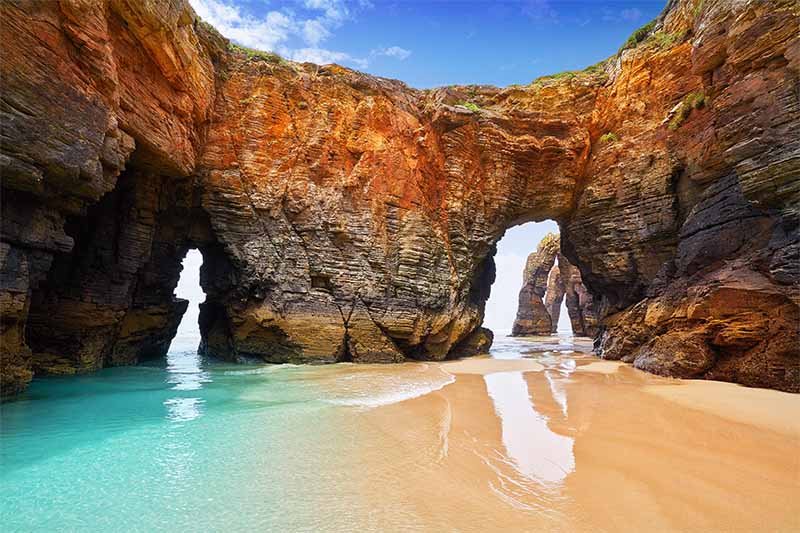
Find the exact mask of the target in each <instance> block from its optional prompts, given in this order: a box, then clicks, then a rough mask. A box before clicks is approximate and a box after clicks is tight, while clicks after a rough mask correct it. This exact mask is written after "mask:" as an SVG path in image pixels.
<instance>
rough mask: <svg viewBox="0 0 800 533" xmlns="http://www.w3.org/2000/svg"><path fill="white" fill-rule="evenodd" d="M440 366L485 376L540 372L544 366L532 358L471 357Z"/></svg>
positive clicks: (452, 372)
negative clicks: (498, 373) (504, 373)
mask: <svg viewBox="0 0 800 533" xmlns="http://www.w3.org/2000/svg"><path fill="white" fill-rule="evenodd" d="M441 368H442V369H443V370H445V371H446V372H450V373H451V374H477V375H480V376H485V375H488V374H494V373H496V372H513V371H517V372H541V371H542V370H544V366H542V365H541V364H540V363H537V362H536V361H533V360H532V359H491V358H478V357H476V358H473V359H462V360H459V361H448V362H446V363H442V364H441Z"/></svg>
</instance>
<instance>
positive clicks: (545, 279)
mask: <svg viewBox="0 0 800 533" xmlns="http://www.w3.org/2000/svg"><path fill="white" fill-rule="evenodd" d="M522 279H523V285H522V289H520V292H519V307H518V308H517V318H516V320H514V326H513V328H512V330H511V334H512V335H515V336H524V335H551V334H553V333H555V332H556V330H557V329H558V319H559V317H560V316H561V303H562V302H563V301H564V298H565V297H566V307H567V312H568V314H569V319H570V322H571V324H572V332H573V334H575V335H579V336H586V337H593V336H595V334H596V333H597V316H596V315H595V311H594V300H593V299H592V297H591V294H590V293H589V291H588V290H587V289H586V287H585V286H584V285H583V283H582V281H581V273H580V270H578V268H577V267H575V266H574V265H572V263H570V262H569V260H568V259H567V258H566V257H564V255H563V254H562V253H561V251H560V239H559V236H558V235H556V234H554V233H549V234H547V235H546V236H545V237H544V239H542V242H540V243H539V246H538V247H537V249H536V251H535V252H533V253H532V254H530V255H529V256H528V260H527V262H526V264H525V271H524V272H523V274H522Z"/></svg>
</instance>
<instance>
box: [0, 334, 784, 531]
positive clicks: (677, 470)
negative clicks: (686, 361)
mask: <svg viewBox="0 0 800 533" xmlns="http://www.w3.org/2000/svg"><path fill="white" fill-rule="evenodd" d="M179 340H180V339H179ZM190 342H191V344H187V343H186V342H178V343H176V346H175V347H174V348H173V350H172V351H171V353H170V355H169V357H168V360H167V361H166V362H165V363H161V364H150V365H142V366H137V367H128V368H115V369H107V370H103V371H101V372H98V373H95V374H90V375H84V376H78V377H68V378H48V379H40V380H36V381H35V382H34V383H33V384H32V386H31V387H30V389H29V391H28V392H27V393H26V394H25V396H24V397H23V398H22V399H20V400H19V401H16V402H13V403H9V404H4V405H3V406H2V425H1V426H0V436H1V437H2V441H1V443H2V448H1V449H0V453H1V454H2V455H1V456H0V459H1V462H0V466H1V467H2V473H1V477H0V494H2V497H1V498H0V524H2V529H3V531H69V530H81V531H159V530H162V531H163V530H170V531H172V530H179V529H180V530H190V531H223V530H224V531H236V530H245V529H259V530H281V531H307V530H316V531H352V530H366V531H387V530H399V529H404V530H417V531H440V530H461V531H486V530H491V529H496V528H500V527H505V528H511V529H514V530H531V531H533V530H558V529H570V530H607V531H612V530H620V529H622V530H635V529H641V528H644V529H648V530H651V531H652V530H682V529H689V528H694V529H704V530H748V529H749V528H753V527H758V528H761V529H773V530H786V531H788V530H796V529H798V528H800V521H799V520H798V519H797V516H798V513H797V511H798V509H797V504H796V502H797V501H800V489H799V487H800V481H799V480H800V469H799V468H798V454H797V451H798V445H799V444H800V440H798V429H797V427H796V424H795V423H794V421H795V420H796V418H797V414H798V411H797V407H798V403H797V396H796V395H786V394H783V393H775V392H772V391H757V392H759V393H760V394H761V395H760V396H757V397H752V398H751V396H748V395H747V394H748V393H747V389H742V388H740V387H734V388H725V389H724V390H722V391H720V390H717V389H715V390H714V393H713V395H712V396H703V395H704V393H705V392H706V391H707V388H706V387H705V386H706V385H720V384H705V383H692V384H691V385H692V387H683V386H682V383H683V382H679V381H676V380H664V379H662V378H657V377H654V376H650V375H647V374H643V373H641V372H638V371H635V370H633V369H631V368H630V367H627V366H619V365H617V364H615V363H607V362H602V361H598V360H596V359H595V358H593V357H592V356H591V355H589V354H588V353H586V352H588V350H589V347H590V345H589V343H588V341H586V340H583V341H580V340H578V341H576V340H574V339H571V338H568V337H560V338H558V337H556V338H548V339H526V340H521V339H511V338H504V337H499V338H498V339H497V341H496V343H495V346H494V348H493V350H492V357H493V358H492V359H481V358H473V359H469V360H465V361H460V362H455V363H452V362H448V363H442V364H438V363H409V364H403V365H352V364H339V365H330V366H313V367H312V366H292V365H283V366H270V365H247V366H243V365H228V364H222V363H218V362H212V361H205V360H202V359H201V358H199V357H198V356H197V355H196V354H195V353H194V350H193V349H191V348H190V346H192V345H193V344H194V342H193V340H190ZM509 359H517V360H518V359H525V360H526V361H516V362H515V361H502V360H509ZM697 386H699V387H700V390H699V391H697V392H695V387H697ZM673 391H676V392H680V394H673ZM725 395H731V396H730V397H731V398H734V399H736V400H738V401H740V402H745V403H746V404H747V405H748V411H747V412H745V410H742V409H736V410H733V409H732V410H730V411H732V412H726V409H727V408H726V404H725V402H722V404H721V405H720V402H719V401H705V400H708V399H709V398H711V399H714V400H718V399H719V398H720V397H724V396H725ZM732 404H733V403H732ZM698 405H699V406H700V407H698ZM733 411H735V412H733ZM762 412H769V413H772V414H771V415H770V418H769V420H768V422H769V423H768V424H767V423H766V422H765V421H767V418H768V417H766V416H764V417H760V416H759V413H762ZM775 412H783V413H785V419H786V420H785V423H784V420H783V418H782V417H781V416H777V417H776V416H775V414H774V413H775Z"/></svg>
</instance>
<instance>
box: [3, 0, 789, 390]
mask: <svg viewBox="0 0 800 533" xmlns="http://www.w3.org/2000/svg"><path fill="white" fill-rule="evenodd" d="M0 10H2V13H1V14H0V15H1V16H2V26H1V27H0V37H1V38H2V41H3V46H4V53H3V54H2V58H0V65H1V67H2V80H3V84H2V99H1V100H0V105H1V107H0V113H2V116H1V117H0V119H1V120H2V138H1V139H0V140H1V141H2V146H1V147H0V171H2V209H3V213H2V215H3V220H2V222H3V223H2V239H1V241H2V242H1V245H0V274H1V276H0V311H2V320H0V328H1V329H0V335H1V336H2V337H1V338H2V345H0V356H2V357H1V358H0V378H1V379H2V393H3V395H6V396H7V395H11V394H14V393H16V392H18V391H20V390H21V389H22V388H23V387H24V386H25V384H26V383H27V382H28V381H29V380H30V379H31V377H32V375H33V373H34V372H36V373H39V372H41V373H45V372H71V371H84V370H92V369H95V368H99V367H102V366H105V365H113V364H129V363H133V362H136V361H138V360H141V359H143V358H147V357H157V356H160V355H162V354H163V353H164V351H165V350H166V347H167V345H168V342H169V339H170V337H171V336H172V333H173V332H174V329H175V327H176V324H177V322H178V320H179V317H180V315H181V314H182V311H183V309H184V308H185V303H182V302H180V301H177V300H176V299H175V297H174V296H173V289H174V287H175V284H176V282H177V277H178V273H179V270H180V261H181V258H182V257H183V255H184V254H185V252H186V250H187V249H189V248H192V247H197V248H199V249H200V250H201V252H202V253H203V257H204V266H203V271H202V273H201V283H202V286H203V288H204V290H205V291H206V294H207V301H206V303H205V304H204V305H203V308H202V312H201V318H200V322H201V324H200V325H201V332H202V336H203V341H202V345H203V349H205V350H207V351H208V352H210V353H213V354H214V355H216V356H219V357H224V358H228V359H237V358H239V357H243V356H256V357H260V358H262V359H264V360H266V361H275V362H281V361H316V362H329V361H336V360H353V361H398V360H402V359H405V358H415V359H443V358H445V357H448V356H452V355H453V354H456V353H458V354H463V353H464V350H465V346H484V347H485V345H486V340H487V337H486V335H485V334H483V333H482V331H481V330H479V329H478V328H480V324H481V322H482V318H483V308H484V303H485V300H486V298H487V297H488V294H489V288H490V285H491V283H492V281H493V278H494V268H493V260H492V256H493V254H494V244H495V243H496V242H497V240H498V239H499V238H500V237H501V236H502V234H503V232H504V231H505V230H506V229H507V228H509V227H511V226H513V225H515V224H518V223H521V222H525V221H530V220H544V219H548V218H549V219H555V220H557V221H558V222H559V224H560V226H561V230H562V246H561V247H562V251H563V254H564V255H565V256H566V257H567V258H568V259H569V262H570V263H572V264H573V265H576V266H577V268H578V269H579V270H580V274H581V276H582V279H583V283H584V284H585V286H586V287H587V288H588V290H589V292H590V293H591V295H592V297H593V298H594V308H595V309H596V310H597V311H598V313H599V315H598V316H599V320H600V328H601V330H602V333H601V334H600V336H599V345H598V347H599V351H600V353H601V354H602V355H603V356H604V357H613V358H626V359H628V360H633V361H634V364H637V366H640V367H642V368H645V369H647V370H650V371H654V372H660V373H670V374H680V375H692V376H698V377H714V378H720V379H727V380H731V381H737V382H741V383H745V384H748V385H759V386H769V387H775V388H780V389H784V390H798V388H799V387H800V371H799V370H798V361H799V360H800V355H799V354H798V346H797V324H798V320H799V317H798V303H799V302H800V300H799V297H798V285H797V282H798V272H797V263H798V261H797V259H798V254H799V253H800V252H798V249H799V247H800V243H798V231H797V230H798V212H797V200H798V188H800V185H799V183H800V180H798V179H797V177H798V167H800V157H799V156H798V150H800V139H798V136H797V135H796V131H798V125H800V104H798V89H797V87H798V69H799V68H800V39H798V36H797V31H796V29H797V24H798V12H797V7H796V3H795V2H793V1H790V0H784V1H770V2H766V1H760V0H746V1H741V2H732V1H727V0H705V1H704V2H701V3H699V2H696V1H695V0H679V1H678V0H676V1H671V2H670V4H669V6H668V8H667V10H665V13H664V15H663V16H662V17H660V18H659V20H658V21H657V23H656V24H655V25H654V26H653V27H652V28H651V30H650V31H649V33H643V34H642V35H641V37H642V38H641V39H639V41H640V42H638V43H635V44H636V45H635V46H633V47H631V46H628V47H627V49H625V50H624V51H622V52H621V53H620V54H618V55H617V56H615V57H612V58H610V59H609V60H608V61H606V62H604V63H602V64H600V65H598V66H595V67H593V68H591V69H587V71H584V72H580V73H573V74H569V75H563V76H558V77H551V78H545V79H540V80H537V81H536V82H534V83H532V84H530V85H527V86H521V87H509V88H506V89H498V88H495V87H484V86H481V87H475V86H471V87H446V88H441V89H436V90H430V91H418V90H414V89H411V88H409V87H407V86H405V85H404V84H402V83H400V82H397V81H392V80H385V79H381V78H375V77H371V76H367V75H364V74H360V73H357V72H353V71H350V70H347V69H344V68H341V67H338V66H335V65H331V66H324V67H323V66H317V65H312V64H302V65H301V64H295V63H289V62H285V61H282V60H279V59H278V58H275V57H274V56H270V55H267V54H256V53H251V52H248V51H242V50H240V49H236V48H231V47H229V45H228V43H227V42H226V41H225V40H224V39H223V38H222V37H221V36H219V35H218V34H216V33H215V32H214V31H213V29H210V28H209V27H207V26H206V25H205V24H203V23H201V22H200V21H199V20H197V17H196V16H195V15H194V13H193V12H192V10H191V8H190V7H189V6H188V4H187V3H186V2H184V1H182V0H174V1H171V2H155V1H146V2H139V1H136V2H134V1H131V0H98V1H96V2H83V1H78V0H59V1H58V2H56V1H53V2H33V1H30V2H4V3H2V5H0ZM460 102H470V103H472V104H475V105H476V106H478V107H479V110H478V111H471V110H469V109H467V108H466V107H463V106H459V105H457V104H458V103H460ZM611 133H613V135H610V134H611ZM562 276H563V279H564V280H565V281H567V280H569V279H571V274H570V277H568V276H567V275H566V273H563V272H562ZM565 290H566V292H567V295H568V298H569V294H570V289H569V283H568V282H567V283H566V286H565ZM578 298H579V299H580V295H578ZM675 346H681V347H682V348H681V351H680V353H682V354H686V355H685V357H686V358H689V359H692V358H693V357H698V358H700V359H702V361H700V360H699V359H698V360H696V361H695V360H692V361H687V362H686V364H684V363H675V361H674V360H671V359H670V356H669V353H670V352H671V351H672V349H673V347H675ZM696 346H702V347H703V349H702V350H694V349H693V347H696ZM697 354H699V355H697ZM681 357H683V356H681ZM637 361H638V362H637Z"/></svg>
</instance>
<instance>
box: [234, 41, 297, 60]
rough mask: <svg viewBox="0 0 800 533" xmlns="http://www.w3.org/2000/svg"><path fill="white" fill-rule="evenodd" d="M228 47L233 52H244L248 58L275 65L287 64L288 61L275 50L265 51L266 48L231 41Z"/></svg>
mask: <svg viewBox="0 0 800 533" xmlns="http://www.w3.org/2000/svg"><path fill="white" fill-rule="evenodd" d="M228 49H229V50H230V51H232V52H235V53H239V54H243V55H244V56H246V57H247V59H252V60H255V61H266V62H268V63H272V64H275V65H285V64H287V63H288V61H286V60H285V59H284V58H282V57H281V56H279V55H278V54H276V53H275V52H265V51H264V50H256V49H255V48H248V47H246V46H241V45H238V44H234V43H229V44H228Z"/></svg>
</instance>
